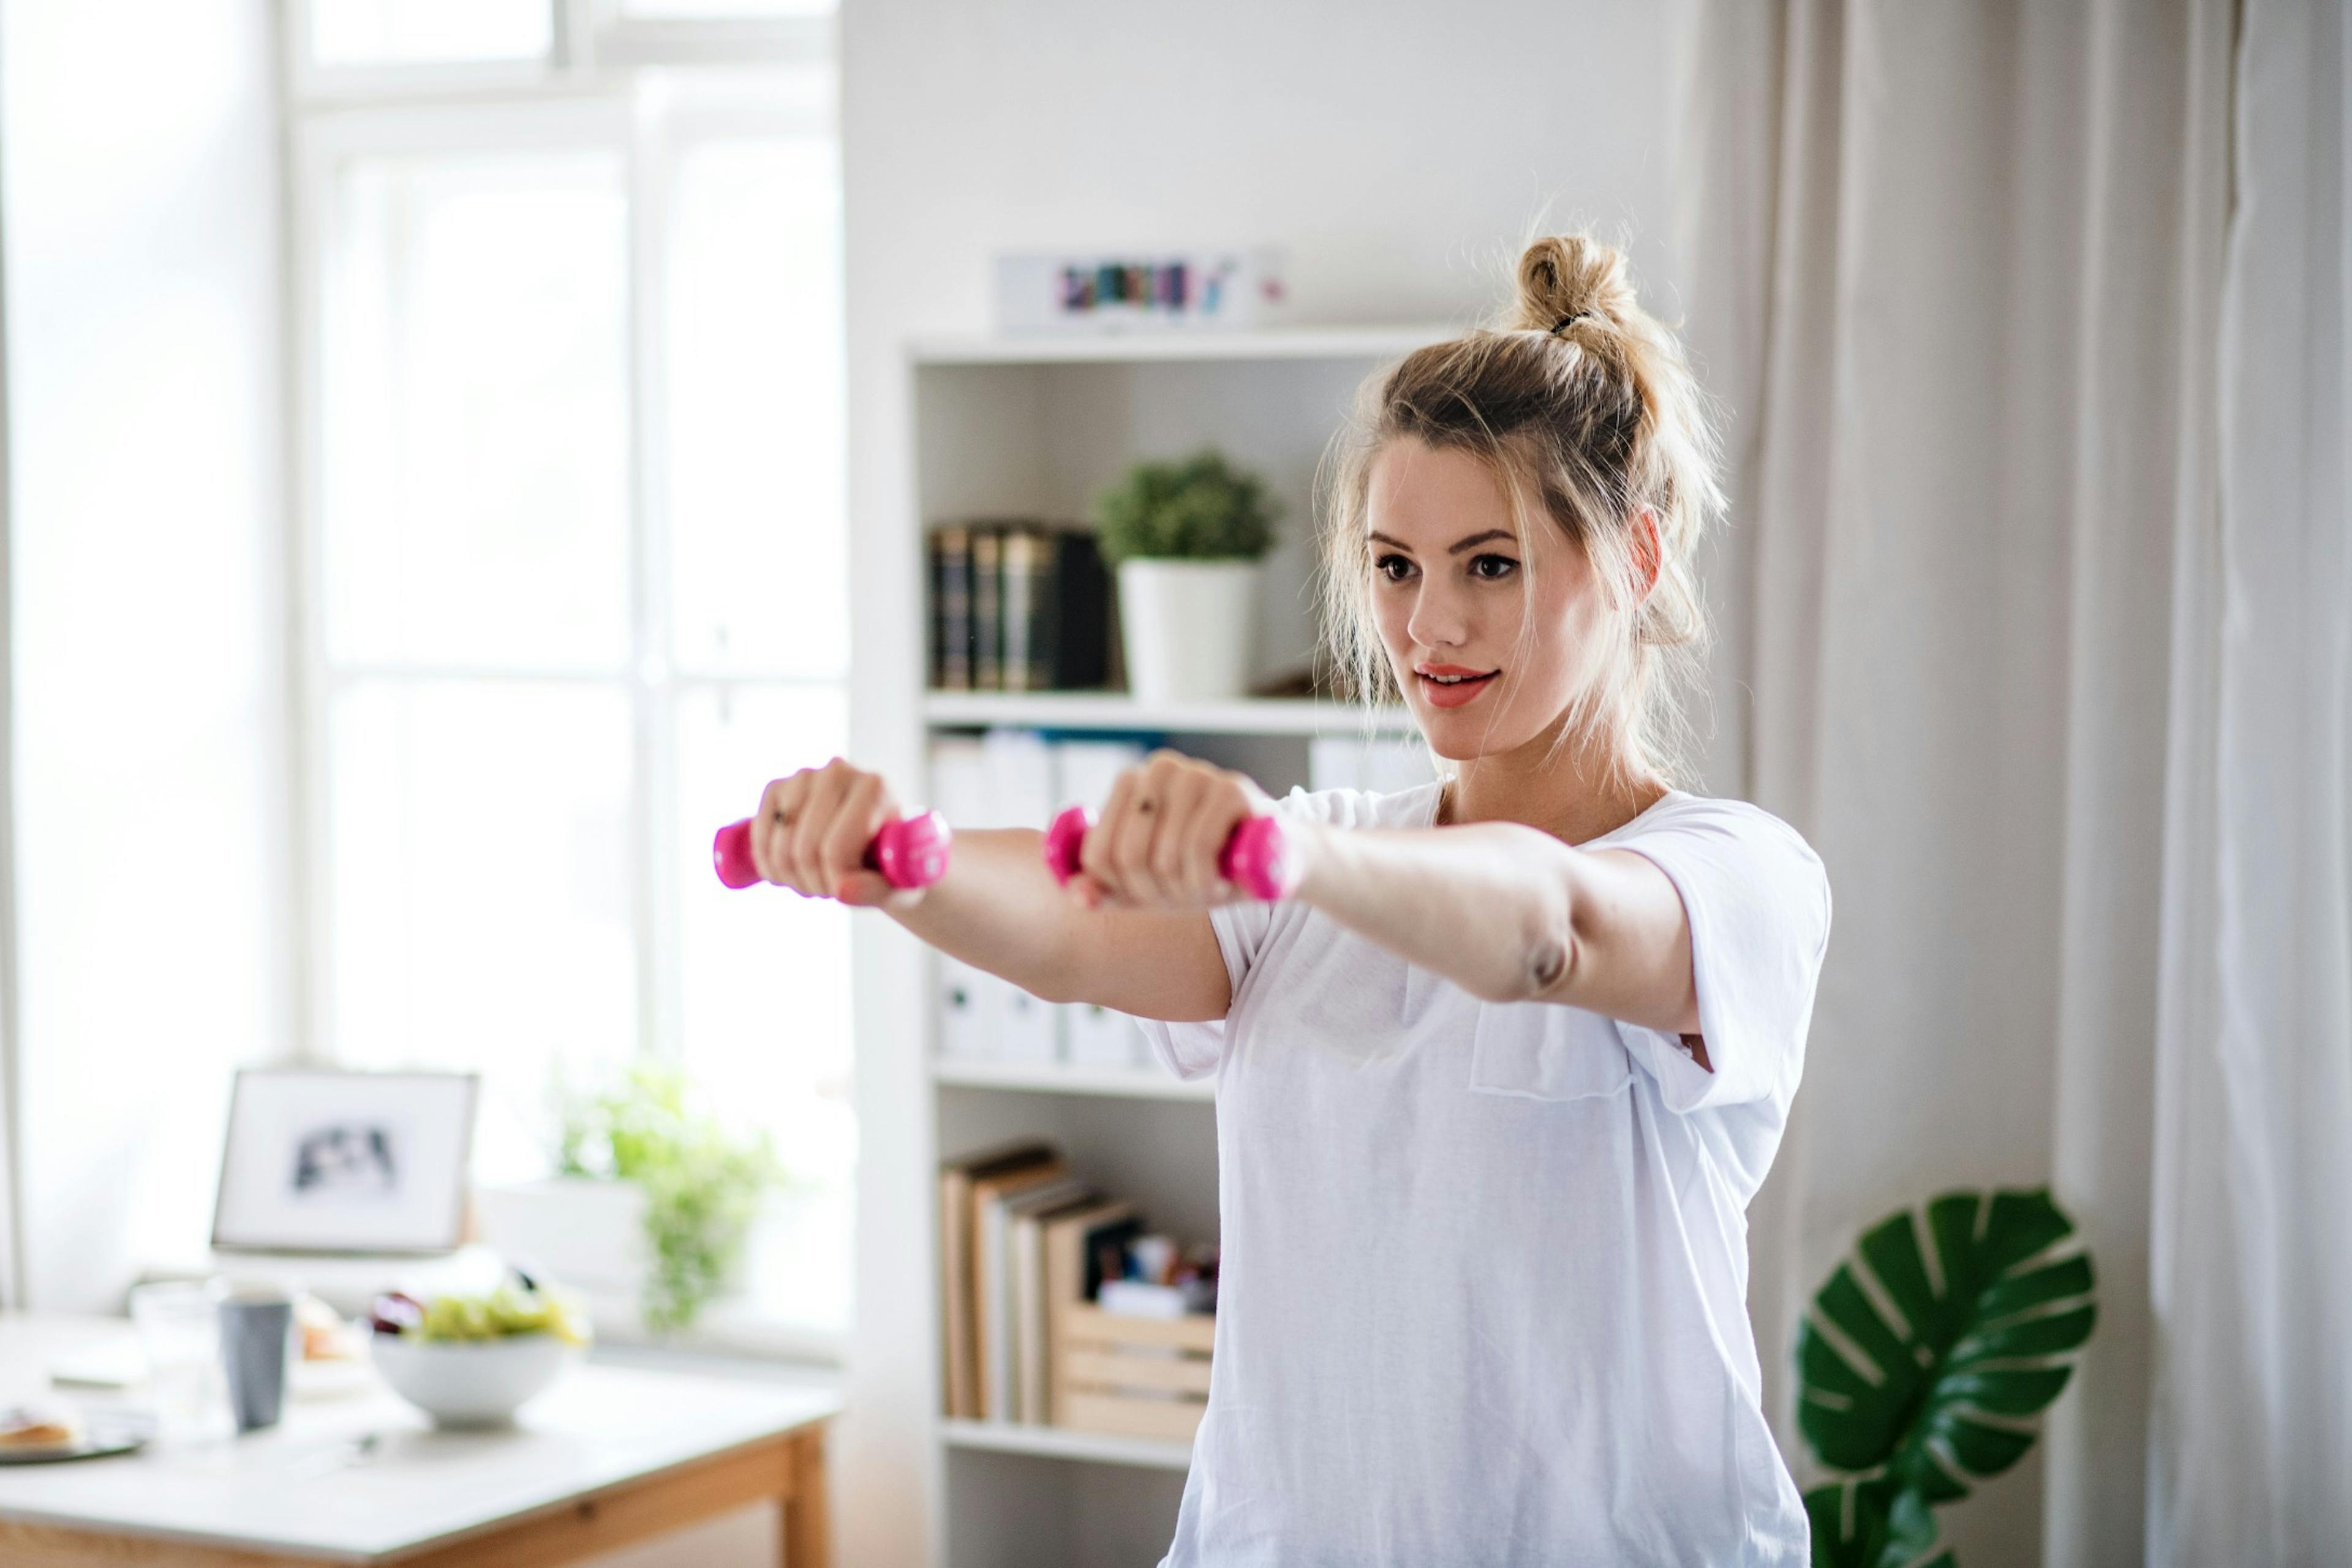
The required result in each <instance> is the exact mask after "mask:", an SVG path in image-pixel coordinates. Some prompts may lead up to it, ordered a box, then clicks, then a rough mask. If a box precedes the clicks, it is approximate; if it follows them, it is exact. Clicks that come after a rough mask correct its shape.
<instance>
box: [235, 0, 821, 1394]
mask: <svg viewBox="0 0 2352 1568" xmlns="http://www.w3.org/2000/svg"><path fill="white" fill-rule="evenodd" d="M610 3H611V0H606V4H607V5H609V4H610ZM556 4H557V5H558V6H559V9H560V10H561V11H562V12H563V13H565V14H568V15H571V16H573V19H574V25H575V26H577V25H578V21H579V18H580V17H581V16H592V17H593V13H594V12H595V11H597V10H600V9H604V8H605V7H604V5H599V4H598V3H597V0H556ZM282 5H283V13H282V14H283V16H284V17H285V18H287V19H288V21H289V26H288V28H287V33H286V37H285V47H286V53H287V55H288V58H289V70H291V71H292V73H293V75H292V78H291V79H290V81H289V100H288V101H289V108H288V113H287V129H286V142H287V157H286V170H287V187H286V195H285V206H286V219H287V234H288V247H287V256H286V265H287V269H288V273H289V277H288V281H287V287H286V289H285V291H284V292H285V298H286V301H287V304H286V309H287V311H288V314H289V321H288V323H287V340H286V341H287V343H288V345H289V346H288V356H289V361H290V363H289V375H288V386H289V432H290V434H291V436H292V440H291V441H290V442H289V488H290V489H291V491H292V495H291V504H290V505H289V508H288V511H289V521H290V527H289V533H290V537H289V542H288V553H287V562H288V572H289V593H288V595H287V600H288V604H289V626H288V636H289V642H290V652H291V658H289V669H290V673H291V687H292V689H291V691H290V692H289V705H290V710H291V719H290V723H289V733H290V748H289V750H290V755H289V765H290V767H291V771H292V780H291V788H290V789H289V804H290V807H291V813H292V816H293V821H292V822H291V823H290V824H289V835H288V838H289V858H290V861H291V865H290V867H289V870H290V872H291V883H292V886H291V889H290V890H291V896H292V902H293V909H294V914H295V918H296V921H297V926H298V930H299V933H300V934H299V938H298V940H297V942H296V943H295V950H294V952H293V953H292V955H291V960H292V962H291V965H290V967H291V971H292V978H293V985H294V992H295V994H294V998H293V1006H292V1009H291V1014H292V1017H293V1021H294V1052H293V1055H294V1059H295V1060H296V1061H297V1062H299V1063H302V1064H306V1065H319V1066H330V1067H331V1066H334V1065H336V1064H337V1063H338V1062H339V1060H340V1059H341V1055H342V1053H341V1049H340V1045H339V1042H338V1041H337V1040H336V1038H335V1016H336V1012H335V995H334V984H335V971H334V939H335V932H334V931H333V929H332V924H331V922H332V920H333V910H334V894H333V859H332V835H331V813H330V803H331V778H330V768H331V755H330V752H331V747H330V744H329V731H328V725H329V721H330V716H331V710H332V706H333V700H334V698H335V697H336V695H337V693H338V692H339V691H341V689H344V688H346V687H348V686H349V685H351V684H352V683H353V682H357V681H366V680H375V679H391V680H398V681H414V682H432V681H479V680H497V679H515V680H521V681H532V682H559V683H560V682H579V683H586V684H593V685H596V686H614V687H618V688H619V689H622V690H623V691H624V692H625V695H626V697H627V700H628V702H629V705H630V712H631V730H632V739H631V752H632V756H631V763H632V767H633V769H634V776H633V778H632V780H631V784H630V795H631V814H630V829H629V833H630V844H629V847H628V865H629V873H630V879H631V883H632V889H631V898H630V910H631V919H632V921H633V924H634V928H635V929H634V937H635V962H636V964H637V969H638V985H637V1018H636V1028H635V1042H636V1050H637V1052H638V1054H640V1055H643V1056H650V1057H653V1058H656V1059H660V1060H667V1061H672V1062H676V1061H678V1060H681V1059H682V1058H683V1057H684V1047H685V1040H684V994H683V989H684V988H683V975H684V971H683V957H684V952H683V942H684V934H683V933H684V923H683V917H682V911H681V910H680V909H679V908H678V907H677V893H676V889H677V886H678V873H679V871H680V870H681V868H680V866H679V864H678V861H677V851H676V847H675V835H674V834H673V833H672V832H671V831H670V830H669V828H670V826H671V825H672V824H673V823H674V820H675V816H676V812H677V799H678V767H679V752H678V742H679V734H680V727H679V713H680V709H681V704H682V701H683V700H684V698H685V697H686V695H687V694H688V692H689V691H697V690H711V689H722V690H723V689H776V688H803V689H805V688H811V687H815V688H823V689H833V688H839V689H843V690H845V691H846V690H847V689H848V688H849V681H848V679H847V677H846V675H843V676H840V677H823V678H818V677H802V678H793V677H791V676H783V675H777V674H772V673H760V672H754V673H749V674H740V675H736V674H726V675H721V674H711V673H691V674H682V673H680V671H679V669H678V668H677V661H676V660H675V658H673V656H672V652H671V648H672V644H673V638H672V626H671V625H670V620H669V598H670V588H671V584H670V582H669V575H668V573H669V563H670V554H671V539H670V533H669V519H668V515H667V507H668V481H669V470H668V466H667V458H668V452H667V446H668V440H667V419H668V414H669V404H668V390H667V347H668V335H667V319H666V315H667V283H668V277H667V247H668V245H669V227H670V224H671V220H672V216H673V212H674V197H675V194H676V176H677V172H678V170H679V169H680V167H681V166H682V164H683V162H684V160H685V158H686V157H687V156H688V154H689V153H690V152H691V151H692V149H693V148H694V147H695V146H696V145H697V144H698V143H701V142H723V141H727V140H730V139H742V138H793V137H805V136H815V137H820V138H824V139H825V140H826V141H828V142H831V143H832V145H833V147H834V155H835V158H836V159H837V158H838V156H839V141H838V137H839V131H838V115H837V107H836V106H837V94H838V81H837V76H836V74H835V64H834V59H833V52H832V37H833V25H832V24H833V19H832V18H831V17H829V16H827V17H822V18H813V19H811V20H812V21H813V22H814V23H817V24H820V25H819V26H790V27H782V28H776V27H771V26H769V25H768V24H764V23H761V24H752V25H748V26H733V25H721V24H709V25H706V24H679V25H676V26H668V25H665V26H650V25H627V26H621V27H619V28H616V29H614V31H613V32H612V34H611V35H610V37H608V38H607V41H613V40H615V39H616V40H617V41H618V42H619V43H622V44H626V45H628V46H629V47H632V48H635V49H636V50H637V51H638V57H637V58H635V59H634V63H633V64H632V65H631V66H628V67H620V66H616V65H613V64H612V63H611V62H610V60H609V58H608V59H607V63H606V64H605V65H604V66H598V67H593V68H592V67H583V66H582V65H580V64H579V62H578V59H577V58H574V60H573V62H572V65H571V66H569V67H566V68H562V69H558V70H550V69H545V68H540V67H537V66H534V67H533V68H532V69H531V70H530V72H527V73H524V75H523V76H521V77H517V76H515V75H514V74H513V73H509V72H504V71H486V70H482V69H479V68H464V67H460V68H440V67H435V68H429V69H412V68H385V69H383V70H377V69H375V68H365V69H354V70H352V71H349V72H346V71H344V70H341V69H337V70H334V71H331V72H326V73H320V71H318V69H317V68H310V74H309V75H308V76H307V77H306V76H305V75H304V62H305V60H306V58H307V56H306V54H305V52H304V51H306V50H307V47H308V42H307V37H304V36H303V35H304V34H305V33H306V32H307V27H306V26H305V22H306V20H307V6H306V5H304V3H303V0H282ZM752 34H759V35H761V36H762V37H766V36H767V35H771V34H773V35H776V37H768V43H769V44H771V45H774V46H775V47H768V48H766V49H765V52H761V49H760V48H757V47H751V45H744V46H743V47H742V48H740V49H739V48H738V47H737V42H738V41H740V39H742V38H745V37H749V36H750V35H752ZM785 34H789V35H790V36H789V37H782V35H785ZM564 37H565V34H564V32H563V29H562V27H561V26H559V28H558V32H557V44H558V48H559V51H560V50H561V49H562V45H563V39H564ZM778 37H782V43H778V42H777V39H778ZM813 40H814V41H813ZM753 42H754V43H756V42H757V40H756V39H754V40H753ZM622 52H623V53H625V52H626V51H622ZM747 56H748V58H750V59H751V61H752V62H754V63H761V64H764V65H766V66H768V67H770V68H769V69H765V70H761V71H759V72H757V73H735V72H730V71H724V70H720V69H718V68H708V69H703V70H698V71H696V72H695V73H694V75H693V77H692V79H690V80H688V79H683V78H680V77H676V76H672V75H670V74H669V73H666V72H664V71H663V70H661V69H659V68H652V67H656V66H657V65H663V64H667V65H679V64H685V65H694V64H697V63H699V62H707V61H709V60H711V59H715V58H727V59H729V60H743V59H745V58H747ZM778 66H781V67H782V69H776V67H778ZM346 77H349V78H351V79H348V80H347V79H345V78H346ZM359 78H365V80H364V81H360V80H358V79H359ZM298 84H299V86H300V87H302V88H304V89H308V93H309V95H308V96H304V95H303V94H302V93H301V92H298V91H295V90H293V87H294V86H296V85H298ZM530 151H596V152H606V153H614V154H616V155H617V156H618V157H619V159H620V161H621V166H622V170H623V180H624V190H625V199H626V203H627V217H626V225H627V228H626V241H625V243H626V248H627V252H628V255H627V260H626V264H625V265H626V277H627V307H626V310H627V319H626V342H627V350H626V353H627V364H626V368H625V385H626V389H627V395H628V399H629V409H628V447H629V479H628V482H627V505H628V508H629V528H628V570H629V576H630V581H629V616H630V646H629V653H628V658H627V660H626V663H625V666H624V667H622V668H616V669H613V670H610V671H604V672H594V673H564V672H549V671H545V670H525V669H502V668H490V667H483V666H476V665H469V664H453V665H439V664H436V665H432V666H429V667H428V666H404V665H402V664H399V663H397V662H394V663H392V664H387V665H376V664H370V663H338V662H337V661H335V660H334V659H332V658H331V657H330V654H329V651H328V641H327V633H328V627H327V602H326V586H327V584H326V579H325V567H326V549H325V544H326V526H327V517H326V478H327V476H326V472H325V457H324V454H325V440H326V436H327V417H326V408H325V401H324V399H325V395H326V391H327V381H328V374H327V373H328V366H327V364H326V360H325V353H326V342H325V339H326V332H325V321H324V316H323V313H322V312H323V310H324V309H325V305H326V290H325V284H326V272H325V268H326V267H327V265H328V262H329V254H328V240H329V235H330V225H331V222H332V221H333V217H334V202H335V200H336V181H337V178H338V174H339V171H340V169H341V166H342V164H343V163H346V162H347V161H349V160H351V159H352V158H356V157H366V156H377V155H394V156H397V155H403V154H408V155H423V156H431V155H434V154H439V153H448V154H461V153H473V152H491V153H503V152H530ZM842 461H844V462H846V453H844V454H843V455H842ZM848 1339H849V1335H848V1331H847V1327H846V1325H845V1326H844V1328H843V1329H842V1330H841V1331H819V1330H814V1329H805V1328H802V1327H800V1326H798V1325H791V1326H787V1325H784V1324H782V1323H777V1324H774V1325H773V1326H769V1325H761V1326H760V1327H759V1328H758V1329H757V1331H756V1332H755V1338H754V1342H749V1343H746V1344H745V1345H744V1346H743V1347H742V1348H746V1349H749V1350H751V1351H752V1352H754V1353H762V1354H768V1355H775V1356H782V1357H785V1358H789V1359H793V1360H803V1361H814V1362H821V1363H838V1362H839V1361H840V1360H841V1359H842V1357H843V1355H844V1353H845V1350H846V1347H847V1343H848Z"/></svg>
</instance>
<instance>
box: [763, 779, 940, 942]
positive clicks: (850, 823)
mask: <svg viewBox="0 0 2352 1568" xmlns="http://www.w3.org/2000/svg"><path fill="white" fill-rule="evenodd" d="M896 816H898V800H897V798H896V797H895V796H893V795H891V793H890V786H889V785H888V784H884V783H883V782H882V775H881V774H879V773H867V772H866V770H865V769H863V768H859V767H854V766H852V765H851V764H850V763H845V762H844V761H842V760H841V759H840V758H839V757H835V758H834V759H833V760H832V761H831V762H829V763H825V764H824V766H823V767H821V768H803V769H802V770H801V771H800V772H798V773H794V774H793V775H792V776H791V777H789V778H781V779H776V780H774V781H772V782H771V783H770V784H769V785H768V787H767V789H766V790H765V791H764V792H762V793H761V796H760V813H759V815H758V816H755V817H753V818H752V819H751V860H752V863H753V864H754V865H756V866H757V867H759V868H760V875H761V877H762V878H764V879H767V880H768V881H771V882H774V883H776V884H777V885H779V886H780V887H786V888H790V889H793V891H794V892H796V893H799V894H801V895H802V896H803V897H804V898H813V899H838V900H841V901H842V902H843V903H845V904H885V903H887V904H889V905H891V906H892V907H893V908H899V909H903V908H905V907H906V906H907V905H908V904H911V903H913V902H915V901H916V900H919V899H920V898H921V897H922V896H923V890H922V889H920V888H893V887H892V886H891V885H890V884H889V883H888V882H887V881H885V880H884V879H883V877H882V874H881V873H880V872H879V871H876V870H873V869H872V868H869V867H867V866H866V863H865V861H866V846H867V845H869V844H871V843H873V842H874V836H875V835H876V834H877V833H879V832H880V831H881V830H882V825H883V824H884V823H886V822H888V821H890V820H891V819H892V818H894V817H896Z"/></svg>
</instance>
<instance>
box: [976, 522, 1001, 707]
mask: <svg viewBox="0 0 2352 1568" xmlns="http://www.w3.org/2000/svg"><path fill="white" fill-rule="evenodd" d="M1003 554H1004V531H1003V529H1002V528H1000V527H993V526H988V525H982V526H977V527H975V528H973V530H972V531H971V630H972V639H973V645H974V646H973V650H972V659H971V684H972V689H974V690H977V691H1002V690H1003V689H1004V612H1003V604H1004V597H1003V595H1004V571H1003Z"/></svg>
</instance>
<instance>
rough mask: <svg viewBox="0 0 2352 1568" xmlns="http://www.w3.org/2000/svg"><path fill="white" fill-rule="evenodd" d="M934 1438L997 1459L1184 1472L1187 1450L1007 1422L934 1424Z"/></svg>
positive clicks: (1141, 1439) (1189, 1451)
mask: <svg viewBox="0 0 2352 1568" xmlns="http://www.w3.org/2000/svg"><path fill="white" fill-rule="evenodd" d="M940 1438H941V1439H942V1440H943V1441H945V1442H946V1443H947V1445H948V1446H949V1447H952V1448H989V1449H993V1450H994V1451H995V1452H997V1453H1000V1454H1037V1455H1042V1456H1044V1457H1045V1458H1051V1459H1089V1460H1093V1461H1095V1462H1096V1463H1098V1464H1108V1465H1141V1466H1145V1467H1147V1468H1151V1469H1159V1470H1187V1469H1190V1468H1192V1444H1190V1443H1172V1442H1169V1441H1167V1440H1165V1439H1162V1438H1156V1437H1118V1436H1112V1435H1111V1434H1109V1433H1108V1432H1073V1431H1071V1430H1069V1429H1068V1428H1066V1427H1062V1426H1016V1425H1014V1424H1013V1423H1012V1422H1009V1421H955V1420H946V1419H943V1420H941V1421H940Z"/></svg>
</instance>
